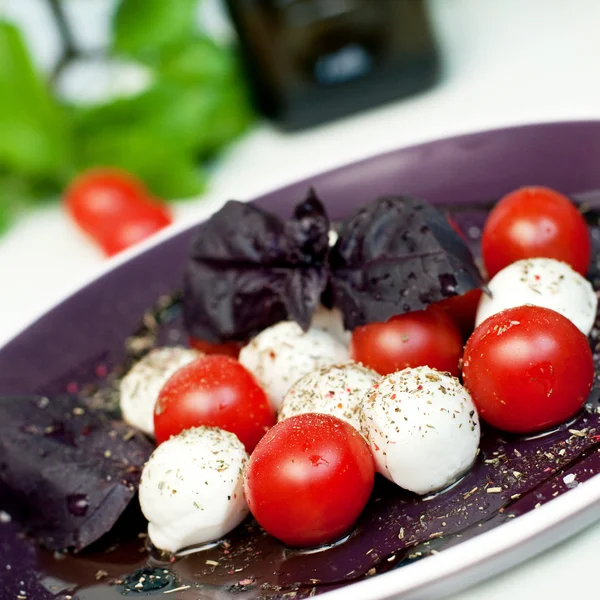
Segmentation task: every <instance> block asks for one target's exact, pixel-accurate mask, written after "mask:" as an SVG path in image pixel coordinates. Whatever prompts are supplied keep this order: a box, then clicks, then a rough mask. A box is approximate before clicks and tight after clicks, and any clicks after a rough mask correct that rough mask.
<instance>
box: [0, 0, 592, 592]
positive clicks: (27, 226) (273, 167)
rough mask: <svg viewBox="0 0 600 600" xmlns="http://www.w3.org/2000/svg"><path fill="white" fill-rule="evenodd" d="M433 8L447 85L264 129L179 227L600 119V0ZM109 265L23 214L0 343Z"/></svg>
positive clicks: (586, 584)
mask: <svg viewBox="0 0 600 600" xmlns="http://www.w3.org/2000/svg"><path fill="white" fill-rule="evenodd" d="M19 1H21V0H19ZM431 7H432V12H433V16H434V19H435V24H436V28H437V31H438V35H439V38H440V41H441V46H442V50H443V52H444V56H445V62H446V64H445V76H444V78H443V81H442V82H441V84H440V85H439V86H438V87H436V88H435V89H433V90H431V91H429V92H427V93H424V94H422V95H419V96H416V97H414V98H411V99H408V100H404V101H402V102H398V103H396V104H393V105H389V106H386V107H384V108H378V109H374V110H372V111H369V112H367V113H363V114H361V115H359V116H355V117H351V118H348V119H344V120H342V121H339V122H336V123H333V124H329V125H326V126H322V127H319V128H317V129H314V130H311V131H308V132H304V133H298V134H294V135H291V134H283V133H281V132H278V131H277V130H275V129H273V128H272V127H270V126H267V125H262V126H259V127H257V128H256V129H255V130H254V131H253V132H252V133H250V134H249V135H248V136H247V137H246V138H245V139H244V140H242V141H241V142H240V143H239V144H237V145H236V146H235V147H234V148H232V149H231V150H230V151H229V152H228V153H227V155H226V156H224V157H223V158H222V160H221V162H220V165H219V166H218V168H217V170H216V172H215V174H214V177H213V179H212V183H211V189H210V191H209V193H208V194H207V195H206V196H204V197H203V198H201V199H198V200H197V201H191V202H190V201H188V202H185V203H178V204H177V205H176V216H177V221H178V222H179V223H185V222H187V221H189V220H194V219H197V218H199V217H200V216H202V215H205V214H206V213H207V212H210V211H212V210H214V209H215V208H217V207H218V206H219V205H220V204H221V203H222V202H224V201H225V200H227V199H229V198H232V197H235V198H238V199H247V198H250V197H252V196H254V195H256V194H258V193H260V192H262V191H266V190H268V189H271V188H274V187H277V186H280V185H282V184H285V183H288V182H291V181H294V180H296V179H298V178H300V177H303V176H307V175H310V174H313V173H315V172H318V171H323V170H326V169H329V168H331V167H333V166H337V165H340V164H343V163H345V162H348V161H351V160H355V159H358V158H362V157H364V156H367V155H372V154H375V153H378V152H380V151H383V150H387V149H391V148H396V147H399V146H404V145H408V144H412V143H415V142H420V141H425V140H430V139H435V138H438V137H442V136H446V135H451V134H455V133H462V132H469V131H476V130H482V129H487V128H491V127H498V126H502V125H509V124H518V123H527V122H541V121H553V120H569V119H585V118H592V119H593V118H596V119H598V118H600V60H599V59H600V38H599V37H598V24H599V23H600V2H598V0H570V1H568V2H567V1H566V0H496V1H493V0H437V1H432V2H431ZM598 167H599V168H600V156H599V157H598ZM105 263H106V260H105V259H103V258H102V256H101V255H100V254H99V252H98V251H97V250H96V249H95V248H94V247H93V246H92V245H91V244H89V243H88V242H87V240H85V239H84V238H83V237H82V236H81V235H80V234H79V233H78V232H77V231H76V230H75V228H74V227H73V225H72V223H71V222H70V221H69V220H68V219H67V218H66V216H65V214H64V213H63V212H62V211H61V209H60V207H59V206H57V205H52V206H48V207H46V208H42V209H39V210H38V211H37V212H33V213H31V214H28V215H26V216H24V217H23V218H22V219H21V220H20V221H19V222H18V223H17V224H16V225H15V226H14V227H13V228H12V229H11V230H10V231H9V232H8V233H7V234H6V235H5V236H4V237H2V238H0V289H1V290H2V292H1V295H0V345H1V344H2V343H3V342H4V341H6V340H8V339H9V338H10V337H12V336H13V335H14V334H16V333H17V332H18V331H19V330H20V329H21V328H22V327H23V326H25V325H26V324H27V323H29V322H30V321H31V320H32V319H34V318H35V317H36V316H38V315H39V314H40V313H41V312H42V311H44V310H45V309H46V308H48V306H50V305H52V304H53V303H55V302H56V301H57V300H58V299H60V298H62V297H64V296H65V295H66V294H67V293H68V292H69V291H71V290H74V289H76V288H77V287H78V286H79V285H80V284H81V283H82V282H85V281H88V280H89V279H90V278H91V277H92V276H93V274H94V273H95V272H97V271H98V270H100V269H102V268H104V265H105ZM598 517H599V519H600V514H599V515H598ZM598 547H600V523H598V524H597V525H595V526H593V527H590V528H589V529H588V530H587V531H585V532H584V533H582V534H579V535H577V536H575V537H573V538H572V539H570V540H569V541H567V542H565V543H563V544H561V545H559V546H557V547H555V548H554V549H552V550H550V551H548V552H545V553H543V554H542V555H540V556H538V557H536V558H534V559H532V560H530V561H528V562H526V563H525V564H523V565H521V566H519V567H518V568H515V569H512V570H511V571H510V572H508V573H505V574H503V575H501V576H499V577H496V578H494V579H492V580H489V581H487V582H485V583H482V584H479V585H478V586H476V587H474V588H471V589H470V590H468V591H465V592H462V593H459V594H457V595H455V596H452V600H476V599H479V598H483V597H485V598H486V600H505V599H506V598H511V599H512V600H519V599H521V598H523V599H525V598H527V599H529V598H545V599H546V600H552V599H555V598H556V599H558V598H561V600H562V598H564V597H565V596H566V595H567V594H568V595H570V596H571V597H583V596H584V594H585V593H586V592H587V591H588V590H589V588H590V587H591V586H592V585H593V582H594V579H595V571H596V570H597V568H598V566H597V565H598V552H597V548H598Z"/></svg>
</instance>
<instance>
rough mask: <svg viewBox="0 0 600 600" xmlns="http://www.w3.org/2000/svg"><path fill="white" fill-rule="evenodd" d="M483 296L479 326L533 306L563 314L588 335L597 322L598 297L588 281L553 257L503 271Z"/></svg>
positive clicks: (477, 318) (520, 261) (525, 261)
mask: <svg viewBox="0 0 600 600" xmlns="http://www.w3.org/2000/svg"><path fill="white" fill-rule="evenodd" d="M488 288H489V290H490V293H491V296H489V295H487V294H482V296H481V300H480V302H479V306H478V308H477V317H476V320H475V325H476V326H477V325H479V324H481V323H482V322H483V321H485V320H486V319H487V318H488V317H491V316H492V315H494V314H496V313H499V312H501V311H503V310H505V309H507V308H513V307H515V306H523V305H525V304H533V305H535V306H543V307H545V308H550V309H552V310H555V311H556V312H559V313H560V314H562V315H563V316H565V317H567V319H569V320H570V321H572V322H573V323H574V324H575V325H576V326H577V327H578V328H579V329H580V330H581V332H582V333H583V334H585V335H588V334H589V333H590V331H591V330H592V326H593V325H594V320H595V319H596V309H597V306H598V298H597V297H596V293H595V292H594V289H593V288H592V285H591V284H590V282H589V281H587V279H585V278H584V277H582V276H581V275H580V274H579V273H577V272H576V271H574V270H573V269H572V268H571V267H570V266H569V265H568V264H566V263H563V262H560V261H558V260H554V259H552V258H528V259H525V260H519V261H517V262H514V263H512V264H510V265H508V267H505V268H504V269H502V270H501V271H499V272H498V273H497V274H496V275H495V276H494V277H493V278H492V280H491V281H490V282H489V284H488Z"/></svg>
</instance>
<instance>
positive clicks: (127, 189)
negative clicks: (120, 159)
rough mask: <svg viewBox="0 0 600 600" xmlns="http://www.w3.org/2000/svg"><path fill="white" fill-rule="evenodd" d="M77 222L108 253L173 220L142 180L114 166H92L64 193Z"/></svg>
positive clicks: (138, 239)
mask: <svg viewBox="0 0 600 600" xmlns="http://www.w3.org/2000/svg"><path fill="white" fill-rule="evenodd" d="M65 204H66V207H67V210H68V211H69V213H70V214H71V216H72V217H73V220H74V221H75V222H76V223H77V225H78V226H79V227H80V228H81V229H82V230H83V231H84V232H85V233H87V234H88V235H89V236H91V237H92V238H93V239H94V240H95V241H96V242H97V243H98V244H99V245H100V247H101V248H102V249H103V250H104V252H105V253H106V254H107V255H109V256H111V255H113V254H116V253H117V252H120V251H121V250H123V249H125V248H127V247H129V246H131V245H132V244H135V243H137V242H139V241H141V240H143V239H145V238H147V237H148V236H149V235H152V234H153V233H155V232H156V231H158V230H160V229H162V228H163V227H166V226H167V225H169V224H170V223H171V221H172V219H171V216H170V213H169V211H168V210H167V208H166V207H164V206H163V205H162V204H160V203H159V202H157V201H156V200H154V199H152V198H151V197H150V196H149V193H148V190H147V189H146V188H145V187H144V185H143V184H142V182H140V181H138V180H137V179H136V178H135V177H132V176H131V175H129V174H128V173H125V172H122V171H119V170H116V169H92V170H90V171H86V172H85V173H83V174H82V175H80V176H79V177H77V178H76V179H75V180H74V181H73V182H72V183H71V185H70V186H69V188H68V190H67V191H66V194H65Z"/></svg>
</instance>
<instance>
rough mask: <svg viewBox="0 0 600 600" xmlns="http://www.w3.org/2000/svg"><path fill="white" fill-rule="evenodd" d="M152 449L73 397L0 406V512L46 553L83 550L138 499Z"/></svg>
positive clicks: (21, 400) (0, 403) (2, 401)
mask: <svg viewBox="0 0 600 600" xmlns="http://www.w3.org/2000/svg"><path fill="white" fill-rule="evenodd" d="M152 449H153V446H152V444H150V442H149V441H148V440H147V439H146V438H144V437H143V436H142V435H141V434H140V433H136V432H135V431H134V430H132V429H130V428H129V427H127V426H126V425H125V424H124V423H123V422H121V421H110V420H109V419H107V418H106V417H105V416H104V415H103V414H102V413H99V412H96V411H92V410H90V409H89V408H87V407H85V406H84V405H83V404H81V403H79V401H78V400H76V399H75V398H73V397H69V396H62V397H55V398H52V399H48V398H43V397H38V396H26V397H19V398H14V397H5V398H0V508H3V509H5V510H7V511H8V512H10V513H11V514H15V515H16V516H17V517H18V518H19V519H21V520H22V522H23V523H24V524H25V526H26V527H27V529H28V530H29V531H30V532H31V533H32V535H34V536H35V537H36V538H37V539H38V540H39V541H40V542H41V543H42V544H43V545H44V546H46V547H48V548H49V549H51V550H60V549H63V548H75V549H76V550H81V549H82V548H85V547H87V546H89V545H90V544H92V543H93V542H95V541H96V540H98V539H99V538H100V537H102V536H103V535H104V534H105V533H107V532H108V531H109V530H110V529H111V528H112V526H113V525H114V524H115V522H116V521H117V519H118V518H119V516H120V515H121V514H122V513H123V511H124V510H125V509H126V508H127V506H128V505H129V504H130V502H131V500H132V499H133V498H134V497H135V496H136V493H137V487H138V483H139V479H140V474H141V469H142V467H143V465H144V463H145V462H146V460H147V459H148V457H149V456H150V453H151V452H152Z"/></svg>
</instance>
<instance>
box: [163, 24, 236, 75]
mask: <svg viewBox="0 0 600 600" xmlns="http://www.w3.org/2000/svg"><path fill="white" fill-rule="evenodd" d="M235 66H236V65H235V62H234V59H233V53H232V51H231V49H230V48H228V47H225V46H221V45H219V44H217V42H215V41H214V40H212V39H211V38H209V37H205V36H195V37H194V38H193V39H192V40H189V41H187V42H185V43H183V44H179V45H177V46H174V47H172V48H170V49H169V50H167V51H166V52H165V53H164V54H163V56H162V58H161V61H160V64H159V65H158V67H157V68H158V69H159V70H160V75H161V77H164V78H165V79H168V80H171V81H175V82H178V83H182V84H190V85H197V84H209V83H214V82H216V83H219V82H222V81H223V80H225V79H227V78H228V77H230V76H231V74H232V72H233V71H234V69H235Z"/></svg>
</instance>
